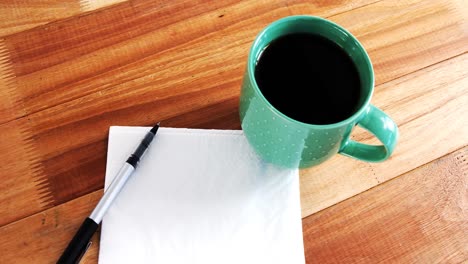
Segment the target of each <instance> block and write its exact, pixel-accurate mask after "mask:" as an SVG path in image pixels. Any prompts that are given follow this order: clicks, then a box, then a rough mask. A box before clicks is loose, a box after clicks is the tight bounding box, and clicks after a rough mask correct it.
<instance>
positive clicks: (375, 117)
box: [239, 16, 398, 168]
mask: <svg viewBox="0 0 468 264" xmlns="http://www.w3.org/2000/svg"><path fill="white" fill-rule="evenodd" d="M292 33H310V34H316V35H320V36H323V37H325V38H327V39H329V40H331V41H333V42H335V43H336V44H338V45H339V46H340V47H341V48H342V49H343V50H344V51H345V52H346V53H347V54H348V55H349V56H350V57H351V59H352V61H353V62H354V64H355V65H356V67H357V70H358V73H359V78H360V80H361V87H360V88H361V98H360V101H359V107H358V109H357V110H356V111H355V113H354V114H353V115H352V116H350V117H349V118H347V119H345V120H342V121H340V122H338V123H334V124H327V125H314V124H308V123H303V122H300V121H297V120H294V119H292V118H290V117H288V116H286V115H285V114H283V113H281V112H280V111H278V110H277V109H276V108H275V107H274V106H272V105H271V104H270V102H268V100H267V99H266V98H265V97H264V95H263V94H262V92H261V91H260V89H259V87H258V85H257V83H256V80H255V75H254V73H255V67H256V62H257V59H258V58H259V56H260V54H261V52H262V51H263V50H264V49H265V48H266V47H267V45H268V44H269V43H270V42H272V41H273V40H275V39H278V38H279V37H282V36H285V35H288V34H292ZM287 88H288V87H284V90H285V93H287V92H288V89H287ZM373 91H374V71H373V68H372V63H371V61H370V59H369V56H368V55H367V53H366V51H365V50H364V48H363V47H362V45H361V44H360V43H359V42H358V41H357V39H356V38H355V37H354V36H353V35H351V33H349V32H348V31H347V30H345V29H344V28H342V27H340V26H339V25H337V24H335V23H333V22H331V21H328V20H325V19H322V18H319V17H313V16H291V17H285V18H282V19H280V20H277V21H275V22H273V23H272V24H270V25H269V26H267V27H266V28H265V29H263V30H262V31H261V32H260V33H259V34H258V36H257V37H256V39H255V41H254V43H253V45H252V47H251V49H250V53H249V57H248V62H247V70H246V73H245V75H244V81H243V84H242V91H241V97H240V108H239V113H240V119H241V125H242V129H243V131H244V133H245V135H246V137H247V140H248V141H249V143H250V144H251V145H252V147H253V148H254V149H255V151H256V152H257V153H258V154H259V155H260V156H261V157H262V158H263V159H264V160H266V161H267V162H270V163H274V164H277V165H280V166H284V167H291V168H295V167H296V168H297V167H300V168H305V167H310V166H314V165H317V164H319V163H321V162H323V161H325V160H327V159H329V158H330V157H331V156H333V155H334V154H336V153H340V154H343V155H346V156H349V157H353V158H356V159H359V160H363V161H368V162H379V161H384V160H386V159H387V158H388V157H390V155H391V154H392V152H393V149H394V148H395V145H396V142H397V138H398V128H397V126H396V124H395V123H394V122H393V121H392V119H391V118H390V117H388V116H387V115H386V114H385V113H384V112H382V111H381V110H380V109H378V108H376V107H375V106H373V105H371V104H370V99H371V97H372V93H373ZM306 108H307V107H306V106H304V109H306ZM355 125H359V126H361V127H363V128H364V129H367V130H368V131H370V132H371V133H372V134H374V135H375V136H376V137H377V138H378V139H379V140H380V141H381V143H382V145H377V146H376V145H367V144H363V143H359V142H356V141H353V140H351V139H350V138H349V137H350V134H351V131H352V129H353V128H354V126H355Z"/></svg>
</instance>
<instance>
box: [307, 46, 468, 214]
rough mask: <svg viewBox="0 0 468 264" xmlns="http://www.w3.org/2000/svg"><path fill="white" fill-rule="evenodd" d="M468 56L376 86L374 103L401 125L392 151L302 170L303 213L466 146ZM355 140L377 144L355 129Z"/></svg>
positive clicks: (331, 162) (338, 158) (341, 157)
mask: <svg viewBox="0 0 468 264" xmlns="http://www.w3.org/2000/svg"><path fill="white" fill-rule="evenodd" d="M467 68H468V54H464V55H460V56H458V57H456V58H453V59H451V60H447V61H444V62H441V63H439V64H436V65H433V66H431V67H428V68H425V69H422V70H420V71H417V72H415V73H413V74H409V75H407V76H404V77H402V78H399V79H396V80H393V81H391V82H388V83H385V84H383V85H380V86H378V87H377V88H378V89H377V91H376V93H375V96H374V98H375V99H374V100H373V101H374V102H375V104H376V105H378V106H380V107H381V108H382V109H383V110H384V111H385V112H387V113H388V114H389V115H390V116H392V117H393V118H394V120H395V122H396V123H397V124H398V125H399V130H400V139H399V142H398V145H397V148H396V150H395V152H394V155H393V156H392V157H391V158H390V159H389V160H387V161H385V162H383V163H365V162H360V161H356V160H353V159H350V158H348V157H344V156H340V155H337V156H335V157H333V158H332V159H330V160H328V161H326V162H324V163H323V164H320V165H319V166H316V167H313V168H310V169H306V170H303V171H302V173H301V201H302V206H303V207H302V212H303V216H307V215H310V214H312V213H314V212H317V211H320V210H322V209H324V208H327V207H328V206H331V205H333V204H336V203H338V202H340V201H343V200H345V199H347V198H349V197H352V196H354V195H356V194H358V193H361V192H363V191H365V190H367V189H370V188H372V187H374V186H376V185H378V184H380V183H382V182H384V181H387V180H389V179H392V178H394V177H396V176H398V175H401V174H403V173H405V172H408V171H410V170H412V169H414V168H417V167H419V166H420V165H422V164H425V163H428V162H430V161H431V160H434V159H437V158H438V157H441V156H443V155H445V154H447V153H450V152H452V151H454V150H456V149H458V148H460V147H462V146H465V145H467V144H468V119H467V118H466V113H467V112H468V104H467V102H468V73H467V72H466V69H467ZM353 138H355V139H356V140H360V141H362V142H365V143H370V144H372V143H376V141H375V140H374V139H373V138H366V137H364V136H363V134H362V133H361V134H359V133H357V134H356V135H354V136H353Z"/></svg>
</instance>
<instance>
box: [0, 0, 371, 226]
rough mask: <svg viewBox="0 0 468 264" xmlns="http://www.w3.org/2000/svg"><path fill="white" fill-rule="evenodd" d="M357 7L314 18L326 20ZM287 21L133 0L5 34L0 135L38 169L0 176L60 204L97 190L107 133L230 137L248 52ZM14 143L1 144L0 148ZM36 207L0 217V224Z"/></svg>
mask: <svg viewBox="0 0 468 264" xmlns="http://www.w3.org/2000/svg"><path fill="white" fill-rule="evenodd" d="M368 2H370V1H368ZM368 2H365V1H362V0H359V1H355V3H354V2H353V3H354V4H353V5H349V6H347V5H340V6H334V5H331V6H329V8H327V7H326V6H321V7H320V9H319V11H320V12H323V14H328V15H329V14H333V13H339V12H343V11H347V10H350V9H352V8H355V7H356V6H358V5H359V4H363V5H364V4H366V3H368ZM289 14H290V12H289V9H288V7H287V5H285V4H282V3H277V4H274V3H273V4H272V3H265V2H257V1H251V2H241V3H239V2H235V1H231V2H227V1H223V2H220V3H218V2H216V3H213V4H211V5H207V4H198V3H197V2H193V1H189V2H187V3H186V2H184V1H180V2H171V3H170V4H169V2H161V1H160V2H153V1H132V2H124V3H121V4H118V5H115V6H111V7H108V8H105V9H102V10H99V11H98V12H92V13H88V14H85V15H80V16H78V17H74V18H72V19H67V20H63V21H58V22H54V23H50V24H47V25H44V26H40V27H37V28H34V29H32V30H29V31H25V32H21V33H18V34H15V35H11V36H7V37H5V38H4V39H3V40H2V42H0V44H2V43H3V50H4V52H3V53H2V54H4V56H3V57H4V59H3V60H2V62H3V64H4V65H5V66H4V67H2V69H3V68H4V69H8V71H7V72H8V75H4V76H2V77H3V79H4V80H7V81H8V86H5V87H6V88H4V89H0V90H1V91H2V93H6V95H5V96H1V97H0V101H1V102H2V103H1V104H0V123H2V125H0V127H2V126H5V127H7V126H8V131H10V133H16V134H20V135H22V137H21V138H19V139H18V140H22V141H25V140H27V141H28V142H30V143H31V147H32V148H33V149H34V152H35V153H34V154H33V155H32V154H30V153H28V150H27V149H18V151H19V152H21V153H20V154H18V155H20V156H31V155H32V156H34V163H32V162H31V161H29V160H19V161H18V162H21V163H24V164H21V166H20V167H23V168H28V167H33V166H37V164H39V165H40V166H41V168H42V169H41V171H42V173H40V174H38V175H35V176H33V175H30V174H31V173H29V172H28V171H27V170H22V171H21V173H18V171H15V170H9V171H6V172H5V174H4V176H3V177H9V178H12V177H20V178H22V179H25V180H27V179H32V178H34V179H36V180H38V181H41V182H46V183H47V184H48V190H49V191H50V192H48V194H49V195H48V196H47V197H44V200H46V201H47V202H49V201H51V204H60V203H62V202H65V201H68V200H70V199H72V198H75V197H78V196H80V195H83V194H86V193H89V192H91V191H94V190H98V189H100V188H102V184H103V175H104V167H105V152H106V149H105V145H106V137H107V130H108V127H109V126H110V125H150V124H152V123H154V122H155V121H156V120H164V124H165V125H166V126H175V127H195V128H240V126H239V121H238V115H237V105H238V95H239V87H240V86H239V85H240V79H241V76H242V71H243V70H244V69H243V65H244V64H243V63H244V62H245V59H246V56H247V50H248V46H249V45H250V42H251V41H252V40H253V38H254V36H255V34H256V33H257V32H258V30H260V28H262V27H263V26H265V25H266V24H268V23H269V22H271V21H273V20H275V19H277V18H279V17H282V16H285V15H289ZM317 14H318V15H320V13H317ZM182 30H183V32H184V33H183V34H182V33H181V32H182ZM25 40H27V41H25ZM1 79H2V78H0V80H1ZM12 120H17V121H15V122H16V123H15V124H16V125H14V124H13V123H12V122H13V121H12ZM71 135H73V140H70V139H71ZM7 136H8V135H5V137H7ZM17 143H18V144H20V143H21V142H15V141H8V140H7V139H6V138H5V145H6V146H12V145H14V144H17ZM2 155H9V153H5V152H4V153H0V158H2V157H3V156H2ZM18 174H19V175H21V176H17V175H18ZM13 175H14V176H13ZM21 182H23V181H18V185H20V184H21ZM5 188H7V187H5ZM8 188H10V189H13V188H11V187H8ZM21 197H22V196H20V195H19V194H18V193H17V195H15V192H14V191H13V194H12V195H11V196H8V197H2V199H3V202H4V203H5V204H7V203H9V204H14V203H15V202H14V201H15V200H16V199H23V198H21ZM43 209H44V208H43V207H37V206H35V205H34V204H31V206H28V207H27V208H24V211H23V213H21V214H18V213H17V211H15V210H6V209H5V207H3V208H0V212H1V213H2V215H3V216H4V217H2V220H1V223H0V224H5V223H9V222H11V221H14V220H16V219H19V218H21V217H24V216H25V215H28V214H32V213H35V212H38V211H40V210H43Z"/></svg>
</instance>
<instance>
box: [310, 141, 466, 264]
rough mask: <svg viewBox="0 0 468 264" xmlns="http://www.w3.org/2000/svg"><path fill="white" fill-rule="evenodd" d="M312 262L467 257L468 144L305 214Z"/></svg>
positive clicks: (461, 259)
mask: <svg viewBox="0 0 468 264" xmlns="http://www.w3.org/2000/svg"><path fill="white" fill-rule="evenodd" d="M303 232H304V246H305V254H306V260H307V263H466V262H467V261H468V147H465V148H463V149H461V150H458V151H456V152H453V153H451V154H450V155H447V156H445V157H443V158H441V159H440V160H437V161H434V162H431V163H428V164H426V165H424V166H421V167H419V168H417V169H416V170H413V171H411V172H408V173H406V174H404V175H402V176H400V177H398V178H397V179H394V180H392V181H389V182H387V183H385V184H382V185H380V186H378V187H376V188H374V189H372V190H369V191H367V192H364V193H362V194H360V195H359V196H356V197H353V198H351V199H349V200H346V201H344V202H342V203H340V204H337V205H335V206H333V207H331V208H328V209H326V210H323V211H321V212H318V213H316V214H314V215H311V216H309V217H307V218H305V219H304V220H303Z"/></svg>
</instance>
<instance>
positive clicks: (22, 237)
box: [0, 190, 102, 264]
mask: <svg viewBox="0 0 468 264" xmlns="http://www.w3.org/2000/svg"><path fill="white" fill-rule="evenodd" d="M101 196H102V190H100V191H96V192H92V193H90V194H88V195H85V196H83V197H80V198H78V199H75V200H73V201H70V202H68V203H65V204H62V205H60V206H57V207H54V208H51V209H49V210H45V211H43V212H41V213H38V214H35V215H32V216H30V217H27V218H24V219H22V220H20V221H17V222H15V223H12V224H9V225H6V226H3V227H1V228H0V249H1V251H2V254H0V263H5V264H9V263H55V262H56V261H57V259H58V258H59V257H60V255H61V253H62V252H63V250H64V249H65V247H66V246H67V244H68V242H69V241H70V239H71V238H72V237H73V235H74V234H75V232H76V230H77V229H78V227H79V226H80V225H81V223H82V221H83V219H84V218H85V217H86V216H88V215H89V214H90V213H91V211H92V209H93V207H94V205H95V204H96V203H97V202H98V201H99V198H100V197H101ZM92 242H93V244H92V246H91V247H90V249H89V250H88V252H87V253H86V255H85V256H84V258H83V261H82V262H81V263H97V257H98V252H99V234H96V235H95V236H94V237H93V239H92Z"/></svg>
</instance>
